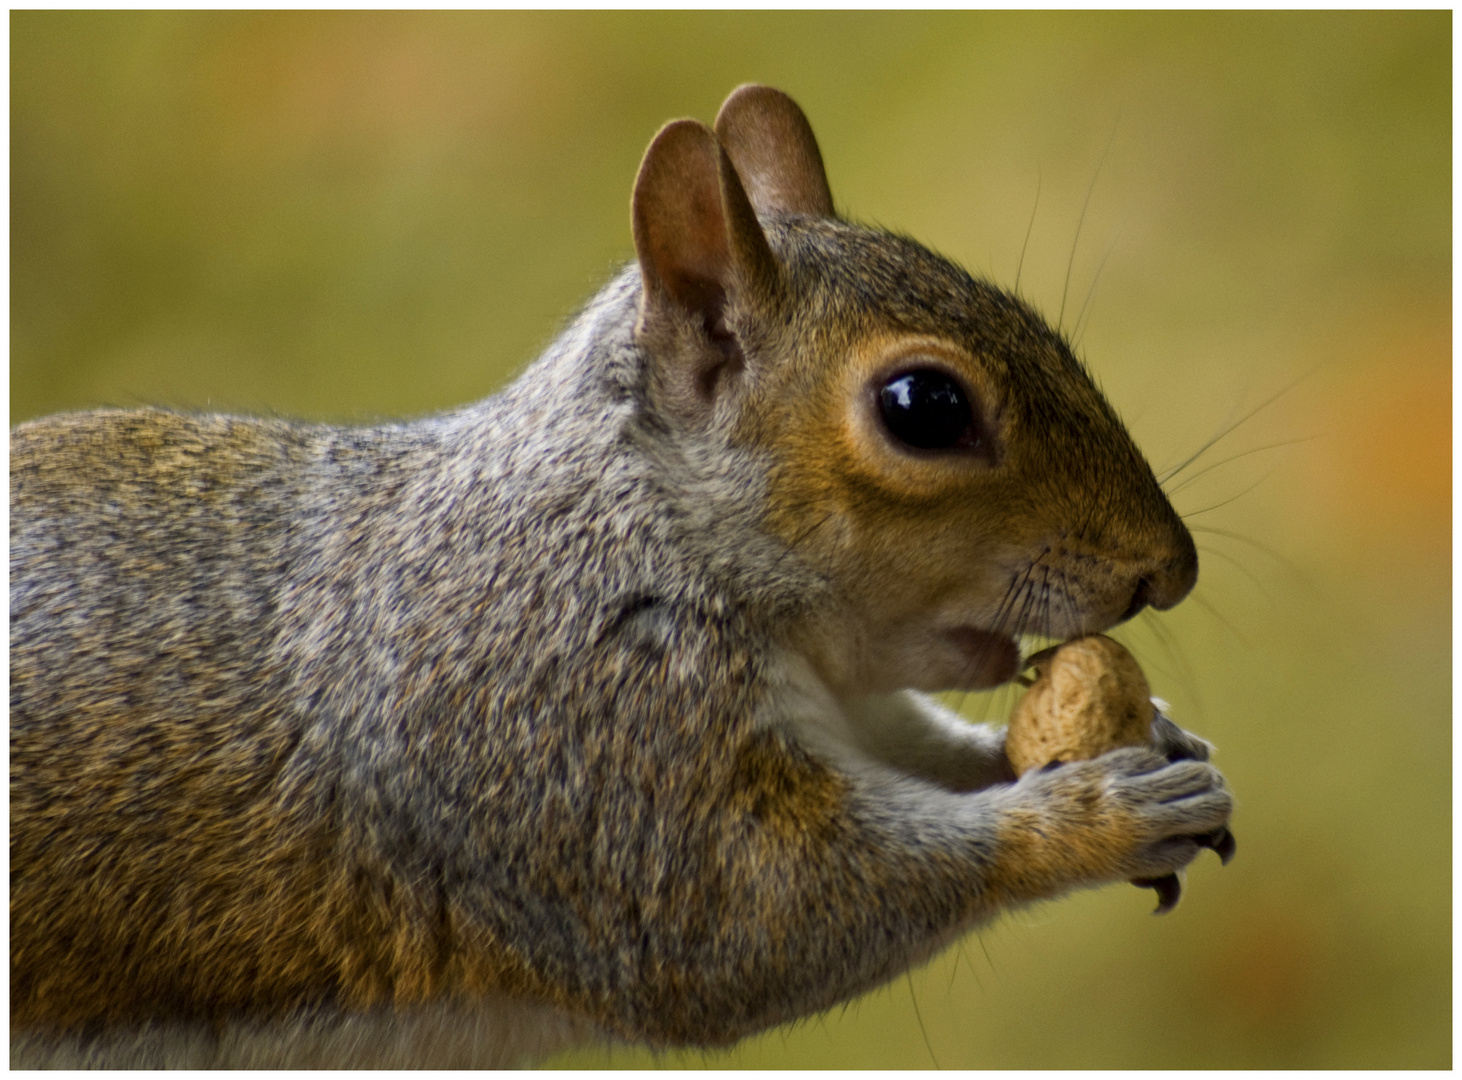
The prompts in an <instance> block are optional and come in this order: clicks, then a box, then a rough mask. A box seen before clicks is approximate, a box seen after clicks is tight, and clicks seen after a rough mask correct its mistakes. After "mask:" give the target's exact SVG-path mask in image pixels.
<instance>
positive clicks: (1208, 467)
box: [1166, 435, 1323, 498]
mask: <svg viewBox="0 0 1462 1080" xmlns="http://www.w3.org/2000/svg"><path fill="white" fill-rule="evenodd" d="M1319 438H1323V436H1321V435H1306V436H1304V437H1303V438H1300V439H1286V440H1285V441H1284V442H1277V443H1270V444H1269V445H1268V446H1256V447H1254V448H1253V449H1252V450H1242V451H1240V452H1239V453H1237V454H1234V455H1233V456H1232V457H1226V458H1224V459H1223V460H1222V461H1215V462H1214V463H1213V464H1212V465H1205V466H1204V467H1203V468H1201V469H1199V470H1198V471H1197V472H1195V473H1194V474H1193V475H1191V476H1189V477H1188V478H1187V479H1186V480H1184V481H1183V482H1182V483H1181V484H1178V485H1176V486H1175V487H1171V488H1167V489H1166V490H1167V494H1168V497H1169V498H1172V496H1174V495H1176V494H1177V493H1178V492H1180V491H1182V490H1183V489H1184V488H1185V487H1187V486H1188V485H1189V484H1191V483H1192V482H1193V481H1194V480H1197V479H1198V478H1199V477H1200V476H1203V475H1204V474H1205V473H1210V472H1212V471H1213V470H1214V469H1217V468H1218V467H1219V466H1221V465H1227V464H1229V463H1230V462H1233V461H1238V460H1239V459H1240V458H1246V457H1248V456H1249V455H1250V454H1258V453H1262V452H1263V451H1265V450H1278V449H1280V448H1281V447H1285V446H1298V445H1299V444H1300V443H1307V442H1314V441H1315V440H1316V439H1319Z"/></svg>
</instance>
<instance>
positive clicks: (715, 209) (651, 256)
mask: <svg viewBox="0 0 1462 1080" xmlns="http://www.w3.org/2000/svg"><path fill="white" fill-rule="evenodd" d="M718 153H719V152H718V150H717V147H716V141H715V136H713V135H712V134H711V132H710V130H709V129H708V128H706V127H705V126H704V125H701V124H697V123H695V122H694V121H678V122H676V123H674V124H671V125H669V126H667V127H666V128H664V129H663V130H662V131H661V132H660V134H659V135H657V136H656V137H655V141H654V142H653V143H651V145H650V149H649V151H648V152H647V153H646V155H645V161H644V164H643V165H642V166H641V167H640V176H639V180H638V181H637V182H636V184H635V199H634V213H635V246H636V247H637V248H638V250H639V256H640V266H641V269H642V271H643V272H644V274H645V280H646V284H647V286H649V287H650V288H652V289H653V288H656V287H658V288H659V289H661V290H663V291H664V293H666V294H667V295H668V297H669V299H670V300H671V301H672V302H674V303H675V304H676V305H678V306H680V307H684V308H688V309H691V310H693V311H696V312H698V313H700V314H701V315H702V316H703V317H707V316H710V317H713V316H714V315H717V314H719V309H720V306H721V304H722V303H723V302H724V292H725V289H726V286H727V285H728V284H729V280H730V277H731V272H732V271H731V249H730V241H729V239H728V237H727V235H726V217H725V212H724V210H723V208H722V206H721V189H720V179H719V174H718ZM707 305H709V306H710V307H711V308H714V311H708V310H706V309H707Z"/></svg>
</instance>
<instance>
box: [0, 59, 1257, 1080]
mask: <svg viewBox="0 0 1462 1080" xmlns="http://www.w3.org/2000/svg"><path fill="white" fill-rule="evenodd" d="M631 211H632V227H633V238H634V249H635V255H636V258H635V260H634V261H633V262H632V263H630V264H629V265H628V266H627V267H626V268H625V269H624V270H623V271H622V272H620V273H618V274H617V276H615V277H614V278H613V279H612V280H611V281H610V282H609V283H608V284H607V285H606V286H605V287H604V288H603V289H602V291H600V292H599V293H598V294H597V295H596V296H594V297H593V298H592V299H591V300H590V301H589V303H588V304H587V306H586V307H585V308H584V309H583V310H582V311H581V313H580V314H579V315H578V316H577V317H576V319H575V320H574V321H573V322H572V323H571V324H570V325H569V326H568V328H567V329H566V330H565V331H564V332H563V333H562V334H561V336H559V337H558V338H557V340H555V341H554V342H553V343H552V344H551V345H550V346H549V347H548V349H547V350H546V352H544V354H543V355H542V356H541V357H540V358H539V359H538V360H537V361H535V362H534V363H532V364H531V365H530V366H528V367H527V368H526V369H525V370H524V371H523V372H522V374H521V375H520V377H519V378H517V380H516V381H515V382H513V383H512V384H511V385H510V386H508V387H507V388H506V389H504V390H503V391H501V392H500V393H498V394H497V395H495V396H492V397H489V398H487V399H486V400H484V401H481V402H479V403H477V404H474V405H471V406H468V407H465V408H462V409H460V410H457V411H451V412H446V413H443V414H440V415H435V416H431V417H428V418H425V419H419V420H415V421H411V422H402V423H393V424H385V425H380V426H374V427H337V426H328V425H323V424H309V423H293V422H286V421H282V420H278V419H249V418H241V417H232V416H221V415H195V414H184V413H179V412H172V411H166V410H162V409H146V410H138V411H128V410H103V411H94V412H86V413H73V414H66V415H59V416H53V417H49V418H44V419H39V420H35V421H32V422H28V423H23V424H20V425H19V426H17V427H15V428H14V429H12V432H11V449H10V500H11V502H10V530H11V531H10V552H11V555H10V557H11V564H10V565H11V570H10V590H11V591H10V619H11V623H10V625H11V646H10V693H11V735H10V740H11V741H10V770H11V773H10V1017H11V1052H12V1059H11V1064H12V1065H13V1066H23V1065H35V1064H49V1065H64V1066H74V1065H102V1066H111V1067H160V1066H161V1067H166V1066H209V1065H219V1066H232V1067H248V1066H295V1067H302V1066H398V1067H400V1066H418V1065H434V1066H447V1065H464V1064H477V1065H489V1064H499V1065H503V1064H521V1063H525V1062H530V1061H532V1060H535V1059H537V1058H540V1057H542V1056H543V1055H545V1054H547V1053H550V1052H552V1051H554V1050H555V1049H557V1048H559V1047H563V1046H567V1045H570V1044H572V1043H573V1042H574V1041H576V1040H585V1039H610V1040H617V1041H627V1042H632V1043H638V1044H646V1045H651V1046H658V1047H667V1046H678V1045H696V1046H717V1045H725V1044H729V1043H731V1042H733V1041H735V1040H738V1039H741V1038H743V1037H745V1036H747V1035H749V1034H752V1033H755V1032H759V1031H762V1030H765V1029H768V1028H770V1027H772V1026H774V1025H777V1024H781V1023H784V1022H786V1021H790V1020H793V1019H796V1018H799V1017H805V1016H808V1015H811V1014H815V1013H818V1012H820V1011H824V1010H826V1009H828V1008H830V1007H831V1006H833V1005H835V1004H837V1003H839V1002H842V1001H846V1000H848V999H850V998H851V997H853V996H855V995H857V994H860V993H862V992H864V991H866V990H868V989H869V988H872V987H875V986H878V985H880V984H882V983H885V982H887V981H888V980H890V979H891V978H893V977H895V976H896V975H899V974H901V973H902V972H904V971H905V970H906V969H908V968H909V967H910V966H911V965H914V964H918V963H920V962H922V961H924V960H926V959H927V958H929V957H931V956H932V955H933V954H935V953H936V952H937V951H939V950H940V949H941V948H943V947H944V946H945V945H947V944H950V943H952V942H953V941H954V940H956V939H957V938H958V937H959V936H960V935H962V934H963V933H965V932H966V931H968V930H969V929H971V928H972V927H974V926H976V925H978V924H980V923H981V922H983V921H988V920H989V919H991V918H992V917H994V916H996V915H997V914H998V913H1000V912H1001V911H1002V910H1005V909H1008V908H1011V907H1013V906H1018V905H1024V904H1029V903H1032V902H1036V901H1041V900H1046V899H1049V898H1054V897H1057V896H1059V895H1061V894H1063V893H1066V892H1068V891H1070V890H1073V889H1078V888H1086V887H1094V886H1099V885H1103V884H1107V883H1113V882H1120V881H1125V880H1128V879H1132V878H1159V877H1162V876H1164V875H1168V874H1171V873H1172V872H1173V871H1176V870H1178V869H1180V868H1182V867H1183V866H1185V865H1186V864H1187V863H1189V862H1190V861H1191V860H1193V859H1194V858H1195V857H1196V856H1197V854H1198V853H1199V852H1200V851H1201V850H1202V849H1203V848H1204V847H1211V846H1213V844H1212V842H1211V838H1212V837H1213V836H1214V835H1216V834H1218V833H1220V832H1222V831H1223V829H1224V826H1225V825H1226V823H1227V822H1228V820H1229V817H1230V814H1231V811H1232V805H1233V801H1232V796H1231V794H1230V792H1229V790H1228V787H1227V785H1226V783H1225V781H1224V779H1223V777H1222V775H1221V774H1220V773H1219V772H1218V771H1217V770H1216V769H1215V768H1214V767H1213V766H1212V765H1211V764H1209V763H1208V757H1209V750H1210V747H1209V746H1208V744H1207V743H1205V742H1204V741H1203V740H1201V739H1199V738H1197V737H1196V736H1192V735H1189V734H1188V733H1186V732H1184V731H1182V730H1181V729H1179V728H1178V727H1176V726H1175V725H1173V724H1171V723H1170V722H1166V721H1164V722H1163V723H1160V724H1158V723H1155V724H1154V727H1153V738H1152V741H1151V744H1150V745H1148V746H1141V747H1128V748H1124V749H1119V750H1115V751H1113V752H1110V753H1106V754H1104V755H1102V756H1099V757H1097V758H1095V759H1093V760H1088V761H1077V762H1072V763H1069V764H1060V765H1053V766H1051V767H1049V768H1046V769H1036V770H1032V771H1030V772H1028V773H1026V774H1025V775H1023V776H1021V777H1020V778H1019V779H1017V778H1016V775H1015V773H1014V772H1013V771H1012V769H1011V766H1010V764H1009V762H1008V761H1007V760H1006V757H1005V754H1004V751H1003V743H1002V740H1003V729H1001V728H999V727H993V726H988V725H977V724H973V723H970V722H967V721H965V720H963V719H961V718H960V717H959V716H958V715H957V714H955V713H954V712H952V711H950V710H948V709H946V708H945V707H943V706H942V705H940V704H939V703H938V702H936V701H935V700H934V699H933V698H931V697H929V696H926V695H927V694H928V693H931V692H936V691H943V690H951V689H963V690H978V689H985V688H990V687H994V686H997V685H1000V684H1002V683H1005V682H1007V681H1009V680H1011V679H1012V678H1013V677H1014V676H1015V675H1016V674H1017V669H1018V668H1019V666H1020V652H1019V639H1020V638H1022V637H1023V636H1031V635H1043V636H1046V637H1048V638H1056V639H1064V638H1069V637H1074V636H1077V635H1083V634H1089V633H1094V632H1099V631H1101V630H1103V629H1106V628H1109V627H1111V626H1114V625H1116V624H1118V623H1120V622H1121V621H1123V620H1125V619H1128V618H1130V617H1132V616H1133V615H1135V614H1136V613H1137V612H1139V611H1140V610H1142V609H1144V608H1146V607H1151V608H1155V609H1166V608H1169V607H1171V606H1173V605H1174V604H1176V603H1177V602H1178V601H1179V600H1181V599H1182V598H1183V597H1184V596H1185V595H1186V594H1187V593H1188V592H1189V591H1190V590H1191V588H1192V587H1193V585H1194V582H1195V580H1196V577H1197V571H1198V561H1197V554H1196V550H1195V548H1194V545H1193V541H1192V539H1191V537H1190V535H1189V533H1188V531H1187V529H1186V528H1185V527H1184V525H1183V523H1182V521H1181V520H1180V518H1179V517H1178V515H1177V514H1176V513H1175V512H1174V510H1173V509H1172V507H1171V506H1170V504H1169V502H1168V500H1167V498H1166V497H1165V495H1164V493H1163V491H1162V489H1161V487H1160V485H1159V483H1158V481H1157V480H1156V479H1155V477H1154V475H1153V472H1152V470H1151V468H1150V467H1149V465H1148V464H1147V462H1146V461H1145V459H1144V458H1143V456H1142V454H1141V453H1140V452H1139V450H1138V449H1137V447H1136V445H1135V443H1134V442H1133V440H1132V439H1131V437H1130V436H1129V434H1128V433H1127V431H1126V430H1125V429H1124V427H1123V425H1122V423H1121V422H1120V420H1119V419H1118V417H1117V414H1116V412H1115V411H1114V410H1113V409H1112V407H1111V406H1110V405H1109V404H1108V403H1107V401H1106V400H1105V399H1104V398H1103V396H1102V395H1101V393H1100V392H1099V391H1098V390H1097V388H1096V386H1095V385H1094V383H1093V380H1092V378H1091V377H1090V375H1089V374H1088V373H1087V371H1086V370H1085V369H1084V367H1083V365H1082V364H1081V363H1080V362H1079V361H1078V360H1077V359H1076V357H1075V355H1074V353H1073V351H1072V348H1071V347H1070V345H1069V343H1068V342H1067V341H1066V340H1065V339H1064V337H1063V336H1062V335H1061V334H1060V333H1059V332H1057V331H1056V330H1053V329H1052V328H1051V327H1050V326H1049V325H1048V324H1047V323H1046V322H1045V321H1044V320H1043V319H1042V318H1041V317H1040V316H1039V315H1038V314H1037V313H1036V312H1035V311H1034V310H1033V309H1032V308H1031V307H1030V306H1028V305H1027V304H1026V303H1025V302H1023V301H1022V300H1020V299H1018V298H1017V297H1015V296H1013V295H1011V294H1010V293H1008V292H1004V291H1002V290H1001V289H999V288H997V287H996V286H994V285H992V284H989V283H987V282H985V281H983V280H980V279H977V278H974V277H972V276H971V275H970V274H968V273H967V272H966V271H965V270H963V269H961V268H960V267H958V266H956V265H954V264H953V263H952V262H950V261H948V260H946V259H945V258H943V257H941V256H939V255H936V254H934V253H933V252H931V251H930V250H928V249H927V248H925V247H923V246H921V245H919V244H918V243H916V242H914V241H913V240H910V239H908V238H905V237H903V236H900V235H896V234H892V233H889V232H886V231H882V230H879V229H874V228H869V227H865V226H862V225H859V224H855V223H853V222H850V221H848V220H844V219H843V218H842V217H840V216H839V215H838V214H837V213H836V212H835V210H834V206H833V201H832V196H831V193H830V189H829V187H828V182H827V179H826V176H825V173H824V170H823V164H822V157H821V154H820V151H819V149H818V145H817V142H816V140H815V138H814V136H813V133H812V129H811V127H810V125H809V123H808V121H807V119H806V117H805V116H804V114H803V113H802V111H801V109H800V108H799V107H798V106H797V105H796V104H795V103H794V102H793V101H792V99H791V98H789V97H788V96H786V95H785V94H783V93H781V92H779V91H777V90H773V89H770V88H768V87H763V86H755V85H748V86H743V87H740V88H739V89H737V90H736V91H735V92H734V93H732V94H731V95H730V97H729V98H728V99H727V100H726V102H725V104H724V105H723V107H722V108H721V110H720V113H719V115H718V116H717V118H716V121H715V124H714V127H707V126H706V125H704V124H702V123H700V122H698V121H695V120H677V121H674V122H672V123H670V124H668V125H666V126H665V127H663V128H662V129H661V130H660V131H659V133H658V134H657V135H656V136H655V137H654V140H653V141H652V142H651V143H650V145H649V148H648V150H647V151H646V153H645V157H644V159H643V162H642V164H641V167H640V169H639V172H638V175H637V177H636V179H635V184H634V191H633V198H632V205H631Z"/></svg>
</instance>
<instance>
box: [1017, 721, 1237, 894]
mask: <svg viewBox="0 0 1462 1080" xmlns="http://www.w3.org/2000/svg"><path fill="white" fill-rule="evenodd" d="M1175 730H1176V729H1175ZM1014 794H1016V796H1017V798H1018V800H1019V801H1018V805H1017V806H1014V807H1011V809H1010V812H1009V813H1008V814H1007V815H1006V822H1005V827H1004V828H1002V834H1003V835H1002V839H1003V840H1005V841H1006V842H1007V843H1009V844H1010V846H1011V848H1012V849H1013V850H1012V855H1013V856H1014V857H1015V860H1016V861H1017V862H1024V864H1025V865H1024V866H1023V867H1022V872H1021V874H1020V877H1021V879H1023V881H1024V883H1026V884H1027V885H1028V886H1029V887H1031V892H1032V893H1035V894H1037V895H1039V894H1041V893H1045V894H1047V895H1051V894H1054V893H1056V892H1059V891H1061V890H1062V889H1063V888H1069V887H1072V886H1079V885H1095V884H1100V883H1104V882H1111V881H1120V880H1123V879H1129V880H1130V879H1133V878H1138V879H1143V880H1144V881H1150V880H1154V879H1161V878H1166V877H1167V876H1168V875H1170V874H1173V873H1175V872H1176V871H1178V870H1180V869H1182V868H1183V867H1185V866H1187V865H1188V863H1190V862H1192V861H1193V860H1194V859H1195V858H1197V856H1198V854H1199V852H1200V851H1201V850H1202V849H1203V848H1205V847H1210V848H1214V849H1215V850H1218V851H1219V853H1220V855H1223V854H1224V851H1223V850H1222V845H1223V843H1224V841H1223V840H1222V839H1221V838H1222V837H1227V838H1228V842H1229V843H1230V844H1231V842H1232V837H1231V836H1230V835H1229V833H1228V820H1229V816H1230V815H1231V814H1232V813H1233V796H1232V794H1230V792H1229V790H1228V786H1227V784H1226V783H1225V782H1224V778H1223V774H1222V773H1220V772H1219V771H1218V770H1217V769H1215V768H1214V767H1213V766H1212V765H1209V764H1207V763H1206V762H1203V761H1196V760H1191V759H1180V760H1178V761H1168V760H1167V758H1166V757H1165V756H1164V755H1162V754H1159V753H1157V752H1154V751H1153V750H1151V749H1148V748H1146V747H1130V748H1125V749H1121V750H1114V751H1112V752H1111V753H1108V754H1103V755H1102V756H1100V757H1098V758H1094V759H1092V760H1090V761H1078V762H1072V763H1069V764H1063V765H1056V766H1052V767H1049V768H1047V769H1044V770H1040V771H1037V772H1031V773H1027V774H1026V775H1025V776H1024V777H1023V778H1022V779H1021V780H1020V781H1018V782H1017V783H1016V784H1015V788H1014ZM1042 879H1044V882H1042ZM1038 883H1040V884H1038Z"/></svg>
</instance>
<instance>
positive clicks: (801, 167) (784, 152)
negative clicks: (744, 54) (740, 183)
mask: <svg viewBox="0 0 1462 1080" xmlns="http://www.w3.org/2000/svg"><path fill="white" fill-rule="evenodd" d="M716 137H717V138H718V139H720V140H721V145H722V146H724V147H725V148H726V152H727V153H728V154H730V155H731V160H732V162H734V163H735V165H736V170H737V172H739V173H740V174H741V178H742V180H744V181H745V182H746V192H747V194H748V195H750V196H751V205H752V206H754V207H756V208H757V210H758V211H760V212H761V213H769V212H777V213H783V214H809V215H811V216H813V217H833V216H835V215H834V213H833V196H832V192H831V191H830V190H829V189H828V186H827V173H826V172H825V171H824V170H823V167H822V153H821V151H819V150H818V149H817V139H816V138H815V137H814V136H813V134H812V125H811V124H809V123H808V122H807V117H806V116H805V115H803V113H802V110H801V109H799V108H798V107H797V103H796V102H795V101H793V100H792V99H791V98H789V97H788V96H787V95H786V94H784V93H782V92H781V91H780V90H773V89H772V88H771V87H770V86H757V85H756V84H755V83H748V84H746V85H745V86H738V87H737V88H736V89H735V90H733V91H732V92H731V96H730V97H728V98H727V99H726V103H725V104H724V105H722V106H721V111H720V112H719V113H718V114H717V115H716Z"/></svg>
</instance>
